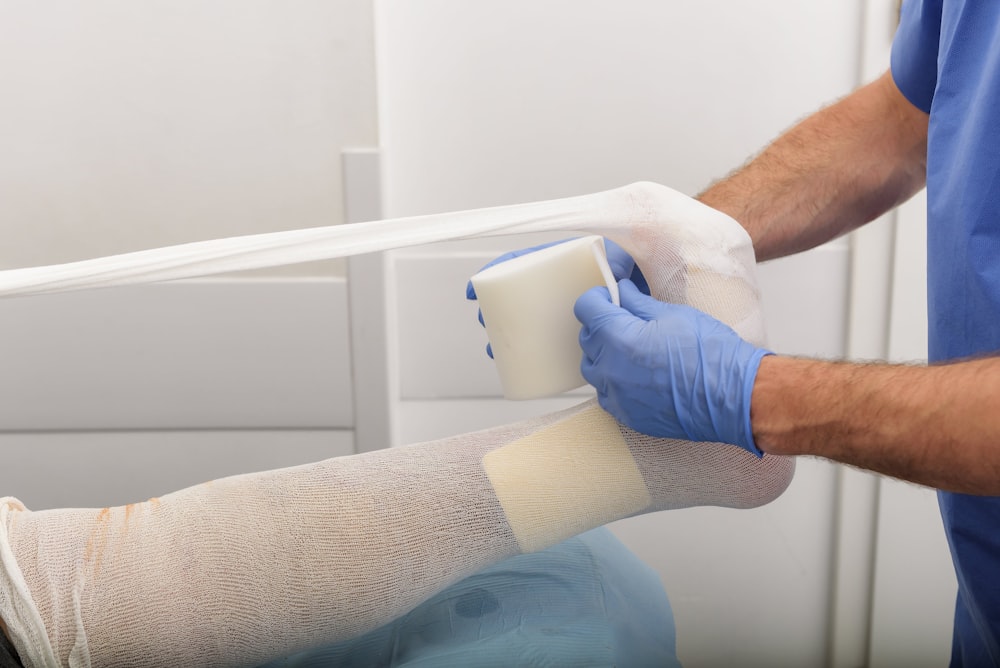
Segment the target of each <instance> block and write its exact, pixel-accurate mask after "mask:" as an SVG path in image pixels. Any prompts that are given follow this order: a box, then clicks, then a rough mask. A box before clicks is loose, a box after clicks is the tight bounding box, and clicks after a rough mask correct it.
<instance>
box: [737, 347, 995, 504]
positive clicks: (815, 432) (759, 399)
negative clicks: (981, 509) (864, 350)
mask: <svg viewBox="0 0 1000 668" xmlns="http://www.w3.org/2000/svg"><path fill="white" fill-rule="evenodd" d="M751 420H752V424H753V432H754V439H755V440H756V442H757V445H758V447H760V448H761V449H762V450H763V451H764V452H770V453H774V454H785V455H817V456H820V457H825V458H828V459H832V460H835V461H839V462H843V463H845V464H851V465H854V466H859V467H862V468H866V469H869V470H873V471H877V472H880V473H884V474H887V475H891V476H894V477H897V478H901V479H904V480H910V481H912V482H916V483H920V484H924V485H928V486H931V487H936V488H938V489H945V490H950V491H956V492H964V493H968V494H987V495H1000V358H987V359H978V360H972V361H965V362H958V363H954V364H943V365H935V366H907V365H890V364H847V363H837V362H821V361H816V360H804V359H795V358H788V357H777V356H772V357H766V358H765V359H764V360H763V361H762V362H761V365H760V369H759V371H758V374H757V380H756V383H755V384H754V389H753V398H752V403H751Z"/></svg>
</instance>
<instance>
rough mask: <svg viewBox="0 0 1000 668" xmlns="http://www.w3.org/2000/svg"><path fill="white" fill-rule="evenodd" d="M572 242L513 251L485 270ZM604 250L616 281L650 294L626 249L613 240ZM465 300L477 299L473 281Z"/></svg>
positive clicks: (467, 287)
mask: <svg viewBox="0 0 1000 668" xmlns="http://www.w3.org/2000/svg"><path fill="white" fill-rule="evenodd" d="M567 241H570V239H560V240H559V241H550V242H549V243H546V244H540V245H538V246H532V247H531V248H522V249H520V250H515V251H511V252H509V253H504V254H503V255H500V256H499V257H496V258H494V259H493V260H491V261H490V262H488V263H487V264H485V265H483V267H482V269H480V270H479V271H482V270H483V269H486V268H488V267H492V266H493V265H495V264H500V263H501V262H506V261H507V260H512V259H514V258H515V257H520V256H522V255H527V254H528V253H534V252H535V251H538V250H541V249H543V248H548V247H549V246H555V245H556V244H561V243H565V242H567ZM604 250H605V252H606V253H607V256H608V266H609V267H611V273H612V274H614V277H615V280H616V281H620V280H622V279H623V278H631V280H632V281H633V282H634V283H635V284H636V285H637V286H639V289H640V290H642V291H643V292H645V293H646V294H647V295H648V294H649V286H648V285H647V284H646V278H645V277H644V276H643V275H642V272H641V271H640V270H639V267H637V266H636V264H635V260H633V259H632V256H631V255H629V254H628V253H626V252H625V249H624V248H622V247H621V246H619V245H618V244H616V243H615V242H614V241H611V239H605V240H604ZM465 298H466V299H475V298H476V289H475V288H474V287H472V281H469V283H468V285H466V286H465ZM479 324H481V325H485V323H483V312H482V311H480V312H479ZM486 354H487V355H489V356H490V359H493V349H492V348H491V347H490V344H488V343H487V344H486Z"/></svg>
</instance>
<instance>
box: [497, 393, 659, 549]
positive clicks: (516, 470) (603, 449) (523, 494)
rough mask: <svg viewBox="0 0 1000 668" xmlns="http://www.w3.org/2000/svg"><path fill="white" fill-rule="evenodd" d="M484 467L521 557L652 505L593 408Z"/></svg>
mask: <svg viewBox="0 0 1000 668" xmlns="http://www.w3.org/2000/svg"><path fill="white" fill-rule="evenodd" d="M483 467H484V468H485V470H486V475H487V476H488V477H489V480H490V482H491V483H492V484H493V489H494V491H495V492H496V495H497V498H498V499H499V500H500V504H501V506H502V507H503V509H504V512H505V513H506V515H507V521H508V523H509V524H510V527H511V529H512V530H513V532H514V536H515V537H516V538H517V542H518V545H519V546H520V548H521V550H522V551H523V552H536V551H538V550H542V549H545V548H547V547H549V546H551V545H554V544H555V543H558V542H560V541H562V540H565V539H567V538H570V537H571V536H575V535H576V534H578V533H581V532H583V531H586V530H587V529H591V528H593V527H595V526H600V525H602V524H606V523H608V522H611V521H613V520H616V519H619V518H621V517H624V516H626V515H631V514H633V513H637V512H639V511H641V510H644V509H645V508H647V507H648V506H649V504H650V502H651V498H650V495H649V491H648V490H647V489H646V484H645V483H644V482H643V479H642V474H640V473H639V469H638V468H637V467H636V465H635V460H634V459H633V458H632V455H631V454H630V453H629V450H628V446H627V445H626V444H625V441H624V440H623V439H622V435H621V432H620V431H619V429H618V424H617V423H616V422H615V421H614V419H613V418H612V417H611V416H610V415H608V414H607V413H605V412H604V411H603V410H601V409H600V408H599V407H597V406H594V407H591V408H588V409H586V410H584V411H582V412H580V413H578V414H577V415H574V416H572V417H570V418H567V419H565V420H562V421H560V422H557V423H555V424H552V425H550V426H548V427H545V428H544V429H541V430H539V431H537V432H535V433H533V434H531V435H530V436H526V437H524V438H522V439H520V440H517V441H514V442H512V443H509V444H508V445H505V446H503V447H500V448H498V449H496V450H493V451H492V452H490V453H489V454H487V455H486V456H485V457H484V458H483Z"/></svg>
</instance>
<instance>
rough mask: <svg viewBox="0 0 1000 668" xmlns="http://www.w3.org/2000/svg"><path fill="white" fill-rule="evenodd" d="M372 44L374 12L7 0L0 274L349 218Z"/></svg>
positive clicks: (2, 45) (1, 6) (1, 67)
mask: <svg viewBox="0 0 1000 668" xmlns="http://www.w3.org/2000/svg"><path fill="white" fill-rule="evenodd" d="M372 43H373V29H372V8H371V0H332V1H326V0H300V1H298V2H294V3H283V2H273V1H271V0H210V1H207V2H200V1H196V0H149V1H147V2H142V3H134V2H128V1H127V0H94V1H92V2H86V3H78V2H73V1H71V0H40V1H39V2H18V1H17V0H0V98H2V99H3V103H2V104H0V235H2V237H3V240H4V246H3V253H2V255H0V267H4V268H9V267H14V266H31V265H36V264H48V263H55V262H63V261H68V260H73V259H83V258H87V257H94V256H98V255H107V254H111V253H117V252H123V251H127V250H137V249H141V248H148V247H153V246H158V245H166V244H171V243H180V242H185V241H194V240H199V239H207V238H214V237H223V236H230V235H235V234H248V233H253V232H266V231H274V230H281V229H294V228H298V227H310V226H316V225H330V224H335V223H338V222H341V221H342V220H343V213H342V210H343V203H342V196H341V174H340V150H341V148H342V147H345V146H357V145H360V146H371V145H374V144H375V143H376V141H377V137H376V119H375V84H374V53H373V46H372ZM330 269H331V267H330V266H323V267H307V268H304V269H300V270H298V273H299V274H302V273H307V274H310V275H316V274H318V273H329V271H330Z"/></svg>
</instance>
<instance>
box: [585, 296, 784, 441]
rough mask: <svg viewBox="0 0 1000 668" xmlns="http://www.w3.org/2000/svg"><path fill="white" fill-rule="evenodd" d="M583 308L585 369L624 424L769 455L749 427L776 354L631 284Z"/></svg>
mask: <svg viewBox="0 0 1000 668" xmlns="http://www.w3.org/2000/svg"><path fill="white" fill-rule="evenodd" d="M618 285H619V291H620V298H621V306H620V307H618V306H615V305H614V304H613V303H612V302H611V296H610V294H609V293H608V290H607V288H603V287H601V288H592V289H591V290H588V291H587V292H585V293H584V294H583V295H582V296H581V297H580V298H579V299H578V300H577V302H576V305H575V308H574V313H575V314H576V318H577V320H579V321H580V323H581V324H582V325H583V327H582V329H581V330H580V347H581V348H583V360H582V362H581V365H580V369H581V371H582V373H583V377H584V378H585V379H586V380H587V382H588V383H590V384H591V385H593V386H594V387H595V388H596V389H597V397H598V401H600V404H601V406H602V407H603V408H604V409H605V410H606V411H608V412H609V413H611V414H612V415H613V416H614V417H615V418H616V419H617V420H618V421H619V422H621V423H623V424H625V425H627V426H628V427H631V428H632V429H634V430H636V431H639V432H642V433H644V434H649V435H650V436H658V437H663V438H679V439H685V440H689V441H712V442H720V443H732V444H734V445H738V446H740V447H742V448H743V449H745V450H747V451H749V452H752V453H754V454H755V455H757V456H762V455H763V453H762V452H761V451H760V450H759V449H758V448H757V446H756V445H755V443H754V440H753V432H752V431H751V427H750V395H751V392H752V391H753V384H754V379H755V378H756V376H757V369H758V367H759V365H760V360H761V358H763V357H764V356H766V355H769V354H771V353H770V352H769V351H767V350H763V349H761V348H757V347H756V346H753V345H752V344H750V343H747V342H746V341H744V340H743V339H741V338H740V337H739V335H737V334H736V332H734V331H733V330H732V329H730V328H729V327H728V326H726V325H725V324H723V323H721V322H719V321H718V320H716V319H714V318H712V317H711V316H708V315H706V314H704V313H702V312H701V311H698V310H697V309H694V308H692V307H690V306H682V305H676V304H665V303H663V302H660V301H658V300H656V299H654V298H652V297H649V296H647V295H645V294H643V293H642V292H641V291H640V290H639V289H638V288H637V287H636V286H635V284H633V283H632V282H631V281H629V280H623V281H621V282H620V283H619V284H618Z"/></svg>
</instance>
